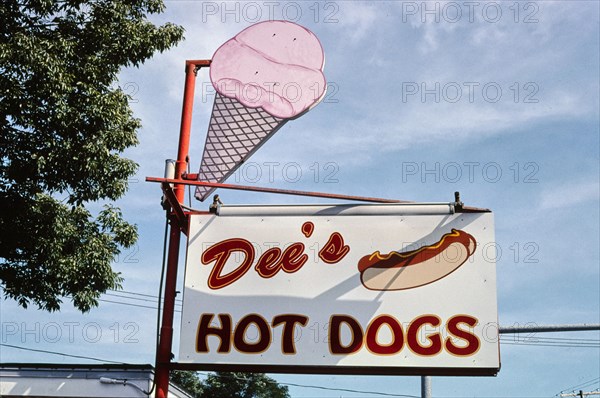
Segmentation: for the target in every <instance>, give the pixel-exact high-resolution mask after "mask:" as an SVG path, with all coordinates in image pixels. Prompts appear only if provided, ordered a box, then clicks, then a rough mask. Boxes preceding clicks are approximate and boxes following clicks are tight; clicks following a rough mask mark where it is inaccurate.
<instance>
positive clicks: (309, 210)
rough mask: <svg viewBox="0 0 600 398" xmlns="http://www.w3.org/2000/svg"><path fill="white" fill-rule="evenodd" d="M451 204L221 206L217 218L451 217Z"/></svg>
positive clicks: (452, 209)
mask: <svg viewBox="0 0 600 398" xmlns="http://www.w3.org/2000/svg"><path fill="white" fill-rule="evenodd" d="M453 213H454V204H453V203H398V204H396V203H381V204H372V203H369V204H341V205H322V204H318V205H316V204H315V205H266V206H265V205H233V206H231V205H222V206H219V208H218V210H217V214H218V215H219V216H224V217H228V216H237V217H244V216H255V217H256V216H265V217H268V216H403V215H437V214H453Z"/></svg>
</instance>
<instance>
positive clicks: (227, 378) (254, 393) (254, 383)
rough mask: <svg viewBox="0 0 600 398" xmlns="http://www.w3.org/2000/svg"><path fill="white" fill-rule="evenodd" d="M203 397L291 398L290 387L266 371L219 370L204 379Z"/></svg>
mask: <svg viewBox="0 0 600 398" xmlns="http://www.w3.org/2000/svg"><path fill="white" fill-rule="evenodd" d="M203 384H204V392H203V395H202V397H203V398H209V397H211V398H289V396H290V394H289V393H288V388H287V387H286V386H281V385H279V384H278V383H277V382H276V381H275V380H274V379H272V378H270V377H268V376H267V375H265V374H264V373H240V372H232V373H228V372H217V373H214V374H210V375H209V376H208V378H207V379H206V380H205V381H204V383H203Z"/></svg>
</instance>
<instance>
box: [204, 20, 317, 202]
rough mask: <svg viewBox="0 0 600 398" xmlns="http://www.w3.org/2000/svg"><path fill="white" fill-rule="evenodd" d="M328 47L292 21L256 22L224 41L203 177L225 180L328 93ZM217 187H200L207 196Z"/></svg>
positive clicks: (215, 64)
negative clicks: (326, 60) (326, 65)
mask: <svg viewBox="0 0 600 398" xmlns="http://www.w3.org/2000/svg"><path fill="white" fill-rule="evenodd" d="M323 62H324V56H323V48H322V47H321V43H319V40H318V39H317V38H316V36H315V35H314V34H312V32H310V31H308V30H307V29H305V28H303V27H302V26H300V25H296V24H295V23H292V22H286V21H268V22H261V23H258V24H256V25H252V26H250V27H249V28H246V29H245V30H243V31H242V32H240V33H239V34H238V35H237V36H235V37H234V38H233V39H231V40H229V41H228V42H226V43H225V44H223V45H222V46H221V47H220V48H219V49H218V50H217V52H216V53H215V55H214V56H213V58H212V62H211V64H210V80H211V81H212V84H213V86H214V87H215V89H216V91H217V93H216V95H215V102H214V104H213V109H212V114H211V117H210V122H209V124H208V132H207V134H206V142H205V144H204V153H203V154H202V162H201V164H200V172H199V173H198V180H200V181H209V182H222V181H225V180H226V179H227V178H228V177H229V176H230V175H231V174H232V173H234V172H235V170H236V169H237V168H238V167H239V166H240V165H241V164H242V163H243V162H245V161H246V160H247V159H248V158H249V157H250V156H252V154H253V153H254V152H256V151H257V150H258V148H260V147H261V145H263V144H264V143H265V142H267V140H268V139H269V138H271V137H272V136H273V134H275V133H276V132H277V130H279V129H280V128H281V127H282V126H283V125H284V124H285V123H286V122H287V121H288V120H290V119H294V118H297V117H298V116H300V115H302V114H303V113H305V112H306V111H308V110H309V109H311V108H312V107H313V106H315V105H316V104H317V103H319V101H321V99H322V98H323V96H324V95H325V86H326V83H325V76H323V71H322V70H323ZM214 189H215V188H210V187H197V188H196V198H197V199H199V200H205V199H206V198H207V197H208V196H209V195H210V193H211V192H212V191H214Z"/></svg>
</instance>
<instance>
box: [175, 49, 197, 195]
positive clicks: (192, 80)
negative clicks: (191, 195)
mask: <svg viewBox="0 0 600 398" xmlns="http://www.w3.org/2000/svg"><path fill="white" fill-rule="evenodd" d="M195 88H196V64H194V63H193V62H190V61H188V62H186V63H185V88H184V90H183V107H182V110H181V127H180V129H179V150H178V151H177V161H176V163H175V179H176V180H179V179H180V178H181V175H182V174H183V173H185V172H186V171H187V170H186V168H187V160H188V153H189V150H190V131H191V128H192V111H193V108H194V90H195ZM184 188H185V187H184V186H183V185H179V184H175V196H176V197H177V200H178V201H179V203H183V200H184V194H185V189H184Z"/></svg>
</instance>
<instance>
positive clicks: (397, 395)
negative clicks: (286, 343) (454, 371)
mask: <svg viewBox="0 0 600 398" xmlns="http://www.w3.org/2000/svg"><path fill="white" fill-rule="evenodd" d="M197 373H199V374H202V375H205V376H208V375H210V374H209V373H206V372H197ZM221 376H224V377H227V378H230V379H236V380H242V381H250V380H248V379H247V378H245V377H239V376H236V375H234V374H231V373H226V374H223V373H221ZM273 383H274V384H281V385H284V386H292V387H302V388H314V389H317V390H325V391H341V392H350V393H356V394H369V395H381V396H386V397H404V398H420V397H418V396H416V395H406V394H392V393H387V392H378V391H361V390H352V389H348V388H334V387H323V386H315V385H308V384H296V383H282V382H278V381H276V382H273Z"/></svg>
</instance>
